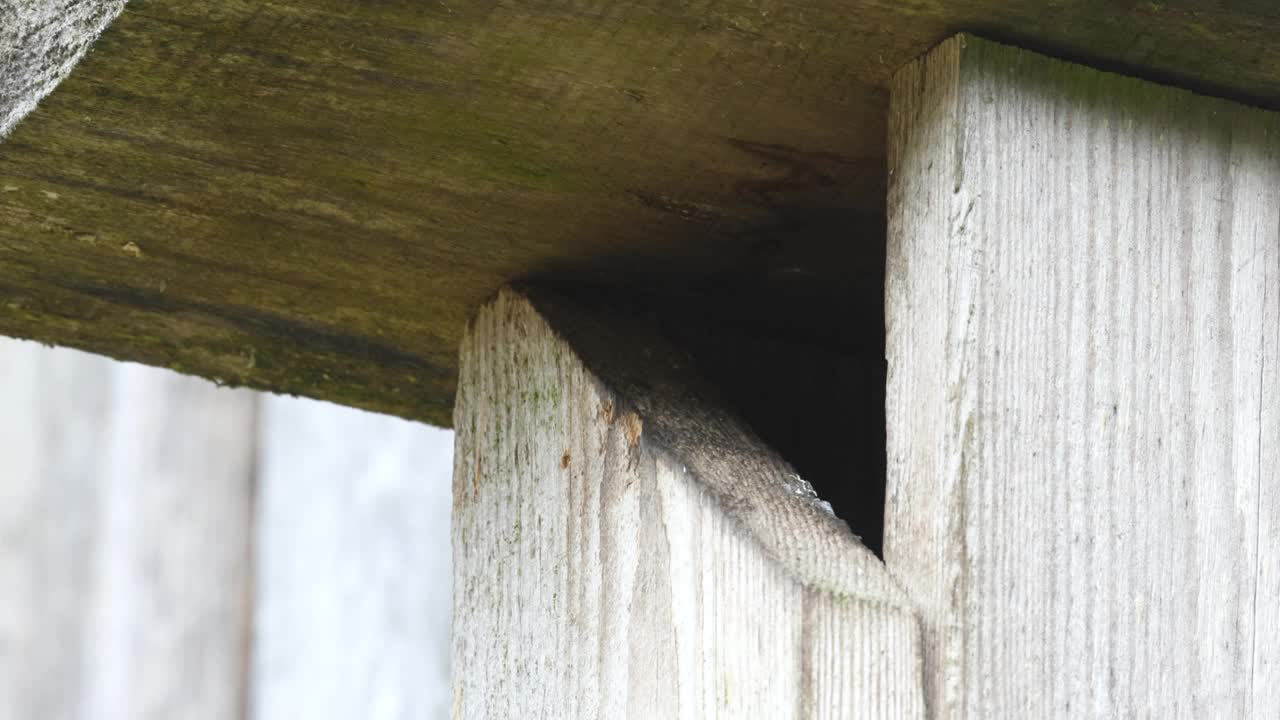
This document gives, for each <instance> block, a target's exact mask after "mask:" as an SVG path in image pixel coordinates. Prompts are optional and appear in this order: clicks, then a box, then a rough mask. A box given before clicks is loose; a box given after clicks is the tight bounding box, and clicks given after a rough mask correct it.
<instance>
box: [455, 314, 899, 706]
mask: <svg viewBox="0 0 1280 720" xmlns="http://www.w3.org/2000/svg"><path fill="white" fill-rule="evenodd" d="M532 297H533V298H534V299H533V300H530V299H528V298H527V297H526V296H522V295H520V294H517V293H515V292H511V291H503V292H502V293H500V294H499V295H498V297H497V299H496V300H494V301H493V302H491V303H489V304H488V305H486V306H485V307H484V308H483V309H482V310H481V312H480V314H479V316H478V317H477V318H476V320H475V321H474V323H473V324H472V326H471V329H470V331H469V333H468V335H467V337H466V340H465V341H464V343H463V346H462V359H461V367H462V375H461V383H460V386H459V397H458V404H457V408H456V411H455V413H456V414H455V418H454V420H455V422H454V425H455V430H456V433H457V436H456V437H457V442H456V447H457V452H456V456H455V470H454V513H455V514H454V574H455V575H454V577H455V580H454V598H455V605H454V623H455V625H454V679H455V683H456V690H455V693H456V694H455V717H457V718H489V717H558V718H577V717H584V718H585V717H609V718H628V717H636V718H639V717H646V718H647V717H671V718H712V717H725V718H742V717H768V718H788V717H806V718H845V717H866V718H872V717H885V718H909V717H922V713H923V704H922V702H923V696H922V694H921V686H920V673H921V665H920V657H919V653H918V639H919V638H918V630H917V624H916V618H915V615H914V613H913V612H912V611H911V610H910V609H908V608H907V607H906V606H905V605H904V598H903V596H902V594H901V592H900V591H899V590H898V589H897V587H896V586H895V585H894V584H893V582H891V581H890V579H889V577H888V575H887V573H886V572H885V569H884V567H883V566H882V565H881V564H880V562H879V561H878V560H877V559H876V557H875V556H874V555H872V554H871V553H870V551H868V550H867V549H866V548H865V547H863V546H861V545H860V544H859V543H858V542H857V540H856V539H855V538H854V537H853V535H852V534H851V533H850V532H849V531H848V529H847V528H846V527H845V526H844V524H843V523H842V522H840V521H839V520H837V519H836V518H835V517H834V516H833V515H831V514H830V511H829V509H825V508H824V507H823V503H822V502H821V501H820V500H818V499H817V498H816V497H815V496H814V495H813V492H812V490H811V488H810V487H809V486H808V484H807V483H805V482H804V481H803V480H802V479H801V478H800V477H799V476H798V475H796V474H795V473H794V471H793V470H792V469H791V468H790V467H789V466H788V465H787V464H786V463H785V462H784V461H783V460H781V459H780V458H778V457H777V456H776V455H775V454H774V453H772V452H771V451H770V450H768V449H767V448H765V447H764V446H763V445H762V444H761V443H760V442H759V441H758V440H757V439H755V437H754V436H752V435H751V434H750V433H749V432H747V431H746V430H744V429H743V428H742V426H741V425H740V424H739V423H738V422H737V421H735V420H733V419H732V418H731V417H729V416H728V415H727V414H725V413H724V412H723V411H722V410H719V409H718V408H717V407H716V405H715V404H714V401H713V400H711V399H710V396H709V395H707V394H706V391H705V389H703V388H702V387H701V386H700V385H699V383H698V381H697V380H696V378H695V377H693V375H692V373H691V371H690V369H689V367H688V363H687V361H686V360H687V359H686V358H683V357H682V356H681V355H680V354H679V353H678V352H675V351H674V350H672V349H671V348H669V347H667V346H666V345H665V343H663V342H662V341H661V340H659V339H657V338H656V337H655V336H654V335H652V334H650V333H649V332H647V331H646V330H645V328H644V325H643V323H641V322H639V321H636V320H634V319H630V318H621V317H617V316H614V315H612V314H610V313H609V312H606V311H603V310H600V309H599V308H597V309H594V310H593V311H591V312H587V311H585V310H583V309H582V308H580V307H578V306H575V305H572V304H570V303H567V302H565V301H563V300H558V299H553V298H549V297H547V296H544V295H538V294H534V295H532Z"/></svg>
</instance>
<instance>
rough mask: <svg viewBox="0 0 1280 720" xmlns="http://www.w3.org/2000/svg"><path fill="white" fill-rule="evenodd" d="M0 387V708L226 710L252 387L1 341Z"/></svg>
mask: <svg viewBox="0 0 1280 720" xmlns="http://www.w3.org/2000/svg"><path fill="white" fill-rule="evenodd" d="M0 402H2V403H3V411H0V717H4V718H139V719H140V720H161V719H163V718H174V717H184V718H192V719H193V720H205V719H207V720H221V719H223V718H238V717H242V716H243V711H244V710H245V708H246V703H247V699H246V693H247V683H248V672H247V668H246V665H245V663H246V660H247V658H248V656H249V649H250V642H251V637H250V595H251V592H250V588H251V585H252V583H251V568H252V563H251V557H250V556H251V540H250V527H251V517H252V507H253V501H252V495H253V483H252V478H253V466H254V461H255V452H254V450H255V447H256V442H255V438H254V434H255V432H256V427H255V417H256V411H257V401H256V398H255V397H254V396H253V395H252V394H250V393H247V392H239V391H237V392H233V391H230V390H219V389H217V388H215V387H213V386H212V385H210V384H209V383H206V382H202V381H198V380H195V379H193V378H184V377H180V376H178V375H175V374H173V373H157V372H155V371H154V370H152V369H150V368H143V367H140V366H137V365H121V364H118V363H111V362H109V361H107V360H105V359H103V358H95V357H91V356H88V355H84V354H82V353H73V352H70V351H62V352H59V353H57V354H52V355H51V354H50V353H49V351H48V350H46V349H45V348H41V347H39V346H37V345H35V344H34V343H18V342H17V341H13V340H3V339H0Z"/></svg>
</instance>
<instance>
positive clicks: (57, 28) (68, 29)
mask: <svg viewBox="0 0 1280 720" xmlns="http://www.w3.org/2000/svg"><path fill="white" fill-rule="evenodd" d="M124 3H125V0H69V1H68V0H4V3H3V4H0V139H3V138H4V136H5V135H7V134H9V131H10V130H12V129H13V126H14V125H16V124H17V123H18V121H19V120H21V119H22V118H23V117H24V116H25V115H26V114H27V113H29V112H31V110H32V109H33V108H35V106H36V103H38V102H40V100H42V99H43V98H44V97H45V96H46V95H48V94H49V93H50V92H52V91H53V89H54V88H55V87H57V85H58V83H59V82H62V80H63V78H65V77H66V76H67V74H68V73H70V72H71V69H72V68H73V67H75V65H76V63H77V62H79V61H80V58H81V57H83V56H84V54H85V52H87V51H88V49H89V46H90V45H91V44H92V43H93V41H94V40H95V39H97V37H98V34H99V33H101V32H102V30H103V28H105V27H106V26H107V25H108V24H110V22H111V21H112V20H113V19H114V18H115V17H116V15H119V14H120V10H121V9H123V8H124Z"/></svg>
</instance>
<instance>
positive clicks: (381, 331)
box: [0, 0, 1280, 424]
mask: <svg viewBox="0 0 1280 720" xmlns="http://www.w3.org/2000/svg"><path fill="white" fill-rule="evenodd" d="M1276 27H1277V18H1276V12H1275V10H1274V6H1273V4H1272V3H1270V2H1263V1H1262V0H1253V1H1251V2H1237V3H1232V4H1231V5H1230V7H1225V6H1223V5H1222V4H1221V3H1210V2H1204V1H1199V0H1179V1H1178V2H1162V3H1123V4H1117V3H1106V4H1101V5H1099V4H1095V3H1058V4H1052V5H1046V4H1045V3H1042V2H1039V1H1038V0H1015V1H1014V2H1006V1H1004V0H1001V1H998V2H997V1H996V0H966V2H943V1H942V0H927V1H926V2H916V3H899V2H887V1H884V0H852V1H848V0H817V1H815V2H806V3H786V4H784V3H779V2H775V1H769V0H717V1H715V2H709V1H708V2H697V3H689V4H680V3H676V4H671V3H660V2H656V1H655V0H627V1H625V2H589V1H585V0H584V1H575V2H568V1H565V0H558V1H552V0H538V1H535V2H522V3H510V2H493V1H488V2H467V3H407V2H380V3H350V2H342V1H340V0H308V1H307V2H302V1H301V0H269V1H267V2H248V1H246V0H232V1H230V2H208V1H204V2H189V1H188V0H134V2H132V3H130V4H129V6H128V9H127V10H126V12H125V13H124V14H123V15H121V17H120V18H119V19H118V20H117V21H116V22H115V23H114V24H113V25H112V27H110V28H109V29H108V30H107V32H106V33H105V34H104V35H103V36H102V38H101V40H100V41H99V42H98V44H97V45H96V46H95V49H94V51H93V52H91V53H90V54H89V55H88V56H87V57H86V59H85V60H84V61H82V62H81V64H80V66H79V67H78V69H77V70H76V72H75V73H73V74H72V75H71V77H70V78H69V79H68V80H67V81H65V82H64V84H63V86H62V87H61V89H60V90H59V91H58V92H56V93H54V94H53V95H51V96H50V97H49V98H48V99H46V101H45V102H44V104H43V105H42V106H41V107H40V108H38V109H37V110H36V111H35V112H34V113H33V114H32V115H30V116H29V117H28V119H27V120H26V121H25V122H24V123H23V124H22V125H20V126H19V127H18V129H17V130H16V131H15V132H13V133H12V135H11V136H10V138H9V140H8V141H7V143H6V144H5V145H4V146H3V150H2V151H0V333H7V334H13V335H19V336H23V337H33V338H39V339H42V340H46V341H51V342H57V343H63V344H69V345H73V346H77V347H82V348H87V349H92V350H95V351H98V352H102V353H105V354H108V355H112V356H116V357H125V358H131V359H137V360H141V361H144V362H149V363H153V364H158V365H166V366H169V367H173V368H177V369H180V370H184V371H188V372H194V373H199V374H202V375H205V376H208V377H214V378H219V379H221V380H223V381H226V382H229V383H237V384H239V383H243V384H248V385H252V386H256V387H263V388H270V389H275V390H281V391H286V392H292V393H301V394H307V395H312V396H317V397H323V398H328V399H333V400H337V401H340V402H344V403H348V404H353V405H359V406H362V407H367V408H372V409H377V410H383V411H387V412H392V413H397V414H401V415H407V416H412V417H417V418H422V419H426V420H429V421H432V422H436V423H441V424H446V423H447V422H448V408H449V407H450V405H451V403H452V397H453V388H454V382H455V375H456V359H455V352H456V347H457V344H458V342H459V340H460V338H461V335H462V331H463V327H464V325H465V322H466V319H467V317H468V316H469V314H470V313H471V312H472V311H473V310H474V308H475V307H477V306H478V305H479V303H480V302H482V301H483V300H484V299H485V298H488V297H490V296H492V294H493V293H494V292H495V291H496V289H497V288H498V287H499V286H500V285H501V284H502V283H504V282H506V281H508V280H511V279H514V278H527V277H530V276H553V277H563V276H572V277H576V278H587V279H591V280H594V281H596V282H599V283H601V284H603V285H607V286H610V287H624V288H633V289H634V288H640V289H644V290H646V291H650V292H653V293H655V294H658V295H669V296H675V297H678V298H680V299H682V300H684V299H686V298H687V299H688V302H687V303H685V304H687V305H689V304H692V305H696V304H700V303H703V302H706V301H707V299H720V300H722V301H724V302H725V304H726V305H728V306H731V307H738V308H739V309H738V312H740V313H742V314H743V316H744V317H745V318H746V319H747V320H748V321H750V322H754V323H757V324H758V325H759V326H760V328H761V333H768V332H772V331H773V330H771V328H772V327H773V326H775V325H776V326H780V329H779V330H777V332H787V333H792V334H795V335H799V336H802V337H804V338H805V339H806V340H808V341H812V342H815V343H818V344H831V343H833V342H843V341H847V342H854V341H852V340H849V337H850V336H859V337H861V336H860V335H859V333H865V336H866V338H867V340H866V343H865V346H866V347H867V348H868V349H867V350H866V355H867V357H868V358H869V359H872V360H876V361H877V362H878V353H879V352H880V350H879V340H878V339H877V338H878V336H879V323H880V318H879V311H878V308H879V300H878V297H879V293H880V275H881V268H882V252H883V225H884V220H883V218H884V211H883V201H884V192H885V191H884V187H885V180H884V175H885V173H884V167H885V154H884V137H885V126H884V113H885V109H886V91H885V89H884V88H885V83H886V81H887V79H888V78H889V76H890V74H891V73H892V71H893V70H895V69H896V68H898V67H900V66H901V65H902V64H904V63H905V62H907V61H908V60H909V59H910V58H912V57H915V56H917V55H919V54H920V53H922V52H923V51H924V50H925V49H927V48H928V47H930V46H931V45H933V44H934V43H936V42H938V41H939V40H941V39H942V38H943V37H945V36H946V35H948V34H950V33H952V32H953V31H955V30H958V29H976V30H980V31H983V32H985V33H987V34H990V35H994V36H997V37H1006V38H1013V39H1017V40H1019V41H1021V42H1025V43H1029V44H1031V45H1033V46H1035V47H1039V48H1046V49H1050V50H1053V51H1055V52H1058V53H1061V54H1065V55H1068V56H1071V57H1077V58H1083V59H1087V60H1089V61H1092V62H1097V63H1102V64H1106V65H1109V66H1113V67H1120V68H1124V69H1129V70H1132V71H1134V72H1137V73H1140V74H1143V75H1146V76H1149V77H1155V78H1158V79H1170V80H1175V81H1177V82H1180V83H1184V84H1188V85H1191V86H1194V87H1202V88H1206V89H1208V90H1211V91H1214V92H1223V93H1234V94H1238V95H1241V96H1245V97H1250V98H1257V99H1258V100H1259V101H1261V102H1267V103H1276V102H1277V101H1280V44H1277V43H1274V42H1273V41H1272V40H1273V38H1274V37H1275V32H1276ZM760 298H768V301H767V302H764V301H761V300H760ZM833 322H836V323H839V324H840V326H842V327H850V326H852V327H851V328H850V333H851V335H850V336H846V335H845V334H844V333H839V334H837V335H840V336H841V338H840V340H833V335H832V333H830V332H829V328H830V327H831V326H832V325H831V323H833ZM857 342H858V343H861V341H860V340H859V341H857Z"/></svg>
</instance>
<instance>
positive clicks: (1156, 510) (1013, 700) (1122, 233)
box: [885, 37, 1280, 718]
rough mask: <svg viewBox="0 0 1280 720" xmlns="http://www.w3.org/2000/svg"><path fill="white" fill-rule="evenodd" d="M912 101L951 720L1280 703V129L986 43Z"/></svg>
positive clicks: (894, 212) (917, 419)
mask: <svg viewBox="0 0 1280 720" xmlns="http://www.w3.org/2000/svg"><path fill="white" fill-rule="evenodd" d="M892 90H893V96H892V111H891V118H890V128H891V130H890V133H891V136H890V148H889V152H890V168H891V172H892V174H893V175H892V179H891V183H890V195H889V247H888V276H887V280H886V313H887V325H888V339H887V355H888V360H889V384H888V452H889V476H888V483H889V485H888V498H889V500H888V508H887V518H886V529H885V556H886V557H885V559H886V562H887V563H888V566H889V568H890V570H891V571H892V573H893V574H894V575H895V577H896V578H897V579H899V580H900V581H901V582H902V583H903V585H904V586H905V588H906V591H907V592H908V594H909V595H910V596H911V598H912V600H913V601H914V603H915V605H916V606H917V607H919V609H920V611H921V612H922V615H923V622H924V628H925V632H924V638H925V642H924V647H925V667H926V674H925V677H926V683H927V696H928V700H929V704H930V711H931V715H933V716H934V717H938V718H967V717H973V718H977V717H983V718H1005V717H1008V718H1014V717H1016V718H1042V717H1189V718H1190V717H1195V718H1203V717H1223V718H1226V717H1231V718H1247V717H1258V718H1262V717H1278V716H1280V116H1277V115H1276V114H1271V113H1265V112H1262V111H1258V110H1254V109H1250V108H1247V107H1243V106H1240V105H1236V104H1233V103H1230V102H1225V101H1221V100H1215V99H1210V98H1206V97H1199V96H1196V95H1193V94H1191V93H1189V92H1185V91H1181V90H1174V89H1170V88H1166V87H1160V86H1157V85H1154V84H1151V83H1146V82H1141V81H1138V80H1133V79H1128V78H1123V77H1119V76H1116V75H1110V74H1106V73H1102V72H1097V71H1094V70H1089V69H1086V68H1082V67H1078V66H1073V65H1069V64H1066V63H1063V62H1058V61H1055V60H1050V59H1047V58H1044V57H1040V56H1037V55H1034V54H1032V53H1028V52H1024V51H1020V50H1014V49H1010V48H1005V47H1001V46H998V45H995V44H992V43H989V42H984V41H981V40H976V39H973V38H965V37H959V38H955V39H952V40H950V41H948V42H946V43H944V44H943V45H942V46H940V47H938V48H937V49H936V50H934V51H933V52H932V53H930V54H929V55H928V56H927V57H926V58H924V59H923V60H921V61H919V62H916V63H913V64H912V65H910V66H909V67H907V68H906V69H904V70H903V71H901V72H900V73H899V74H898V75H897V77H896V79H895V81H894V83H893V89H892Z"/></svg>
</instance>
